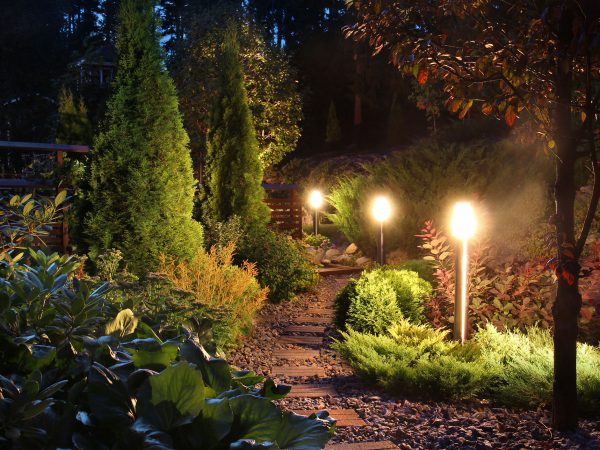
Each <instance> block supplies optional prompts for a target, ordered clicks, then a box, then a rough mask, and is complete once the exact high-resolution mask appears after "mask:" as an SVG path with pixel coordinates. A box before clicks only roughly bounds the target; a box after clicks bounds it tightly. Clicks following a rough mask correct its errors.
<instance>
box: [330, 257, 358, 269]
mask: <svg viewBox="0 0 600 450" xmlns="http://www.w3.org/2000/svg"><path fill="white" fill-rule="evenodd" d="M331 261H333V262H334V263H336V264H343V265H346V266H351V265H353V264H354V259H353V258H352V256H350V255H346V254H343V255H339V256H338V257H336V258H333V259H332V260H331Z"/></svg>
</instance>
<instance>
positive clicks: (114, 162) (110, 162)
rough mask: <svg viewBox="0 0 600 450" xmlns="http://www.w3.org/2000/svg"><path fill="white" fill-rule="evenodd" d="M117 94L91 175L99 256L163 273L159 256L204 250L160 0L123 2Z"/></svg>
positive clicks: (94, 245)
mask: <svg viewBox="0 0 600 450" xmlns="http://www.w3.org/2000/svg"><path fill="white" fill-rule="evenodd" d="M117 48H118V53H119V61H118V70H117V78H116V82H115V85H114V94H113V96H112V98H111V99H110V102H109V106H108V119H107V122H106V125H105V127H104V131H103V132H102V133H100V135H99V136H98V137H97V138H96V141H95V152H94V159H93V162H92V171H91V194H90V200H91V204H92V207H93V211H92V212H91V213H90V214H89V215H88V218H87V227H88V233H89V241H90V246H91V250H92V254H97V253H99V252H101V251H103V250H106V249H108V248H117V249H119V250H121V251H122V252H123V256H124V259H125V261H126V263H127V264H128V266H129V269H130V270H131V271H133V272H135V273H145V272H147V271H149V270H153V269H155V268H156V266H157V263H158V255H159V253H165V254H166V255H168V256H171V257H174V258H176V259H181V258H189V257H191V256H192V255H194V254H195V252H196V250H197V249H198V248H200V247H201V246H202V229H201V227H200V225H199V224H198V223H197V222H195V221H193V220H192V209H193V198H194V179H193V175H192V164H191V158H190V154H189V149H188V147H187V144H188V138H187V134H186V133H185V131H184V129H183V125H182V121H181V116H180V114H179V111H178V106H177V97H176V94H175V88H174V86H173V83H172V81H171V79H170V78H169V76H168V75H167V73H166V72H165V69H164V67H163V58H162V56H163V55H162V52H161V49H160V44H159V37H158V34H157V17H156V13H155V11H154V3H153V1H152V0H125V1H123V2H122V5H121V26H120V28H119V33H118V39H117Z"/></svg>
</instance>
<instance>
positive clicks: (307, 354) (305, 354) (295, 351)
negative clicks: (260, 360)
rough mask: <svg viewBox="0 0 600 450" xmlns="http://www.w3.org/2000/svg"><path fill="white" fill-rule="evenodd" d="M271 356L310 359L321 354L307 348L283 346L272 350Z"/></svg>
mask: <svg viewBox="0 0 600 450" xmlns="http://www.w3.org/2000/svg"><path fill="white" fill-rule="evenodd" d="M273 356H274V357H275V358H277V359H312V358H318V357H319V356H321V352H320V351H319V350H311V349H308V348H289V349H288V348H284V349H277V350H273Z"/></svg>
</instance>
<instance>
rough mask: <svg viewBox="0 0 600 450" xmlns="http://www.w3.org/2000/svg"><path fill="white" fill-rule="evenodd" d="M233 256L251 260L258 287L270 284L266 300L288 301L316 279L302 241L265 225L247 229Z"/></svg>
mask: <svg viewBox="0 0 600 450" xmlns="http://www.w3.org/2000/svg"><path fill="white" fill-rule="evenodd" d="M236 259H237V260H238V261H239V262H242V261H244V260H247V261H250V262H253V263H255V264H256V268H257V269H258V281H259V282H260V284H261V286H268V287H269V300H271V301H273V302H281V301H284V300H290V299H292V298H293V297H294V295H295V294H296V293H299V292H302V291H306V290H308V289H310V288H312V287H314V285H315V284H316V282H317V278H318V276H317V274H316V272H315V270H314V267H313V266H312V264H310V262H309V261H308V258H307V256H306V255H305V249H304V247H303V246H302V244H301V243H299V242H297V241H295V240H293V239H292V238H290V237H288V236H284V235H281V234H279V233H276V232H274V231H271V230H268V229H266V228H256V229H250V230H248V231H247V232H246V233H245V234H244V235H243V237H242V239H241V240H240V242H239V243H238V249H237V256H236Z"/></svg>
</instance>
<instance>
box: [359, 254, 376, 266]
mask: <svg viewBox="0 0 600 450" xmlns="http://www.w3.org/2000/svg"><path fill="white" fill-rule="evenodd" d="M371 262H372V260H371V258H367V257H366V256H362V257H360V258H358V259H357V260H356V265H357V266H361V267H365V266H366V265H368V264H370V263H371Z"/></svg>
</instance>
